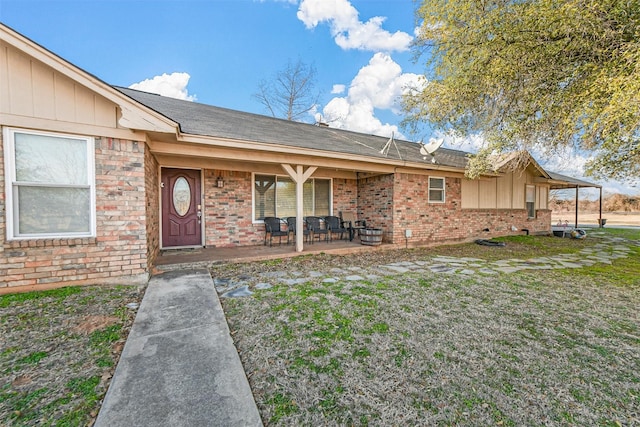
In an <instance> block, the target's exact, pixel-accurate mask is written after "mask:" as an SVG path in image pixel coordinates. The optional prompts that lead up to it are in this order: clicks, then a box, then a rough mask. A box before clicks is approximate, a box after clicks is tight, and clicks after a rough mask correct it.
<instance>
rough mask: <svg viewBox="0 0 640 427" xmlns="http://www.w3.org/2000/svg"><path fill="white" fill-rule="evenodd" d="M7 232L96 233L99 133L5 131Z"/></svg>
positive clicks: (18, 235)
mask: <svg viewBox="0 0 640 427" xmlns="http://www.w3.org/2000/svg"><path fill="white" fill-rule="evenodd" d="M4 140H5V167H6V175H7V177H6V194H7V238H8V239H21V238H25V239H26V238H42V237H88V236H93V235H95V232H94V229H95V227H94V223H95V214H94V212H95V195H94V193H95V184H94V182H95V178H94V167H93V164H94V160H93V158H94V154H93V151H94V148H93V147H94V141H93V138H85V137H76V136H69V135H59V134H52V133H44V132H34V131H26V130H19V129H7V130H6V131H5V138H4Z"/></svg>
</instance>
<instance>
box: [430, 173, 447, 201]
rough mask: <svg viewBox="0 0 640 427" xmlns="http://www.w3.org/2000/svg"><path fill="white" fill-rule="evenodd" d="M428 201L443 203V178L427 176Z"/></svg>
mask: <svg viewBox="0 0 640 427" xmlns="http://www.w3.org/2000/svg"><path fill="white" fill-rule="evenodd" d="M429 203H444V178H436V177H432V176H430V177H429Z"/></svg>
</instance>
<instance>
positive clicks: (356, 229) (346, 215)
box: [340, 212, 367, 240]
mask: <svg viewBox="0 0 640 427" xmlns="http://www.w3.org/2000/svg"><path fill="white" fill-rule="evenodd" d="M340 219H341V220H342V223H343V224H344V226H345V227H347V228H348V229H349V240H353V238H354V237H355V235H356V233H358V234H359V233H360V230H364V229H365V228H367V221H365V220H364V219H363V220H358V219H356V216H355V215H354V214H353V212H340Z"/></svg>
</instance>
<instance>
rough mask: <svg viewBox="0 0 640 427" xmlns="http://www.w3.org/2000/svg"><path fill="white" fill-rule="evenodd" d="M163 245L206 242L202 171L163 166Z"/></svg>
mask: <svg viewBox="0 0 640 427" xmlns="http://www.w3.org/2000/svg"><path fill="white" fill-rule="evenodd" d="M161 175H162V177H161V178H162V185H161V187H162V188H161V190H162V247H163V248H170V247H178V246H200V245H202V225H201V217H202V200H201V197H200V171H199V170H192V169H170V168H162V173H161Z"/></svg>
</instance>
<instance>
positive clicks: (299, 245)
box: [281, 163, 318, 252]
mask: <svg viewBox="0 0 640 427" xmlns="http://www.w3.org/2000/svg"><path fill="white" fill-rule="evenodd" d="M281 166H282V169H284V171H285V172H286V173H287V175H289V177H290V178H291V179H292V180H293V182H295V183H296V230H297V233H296V252H302V249H303V247H304V233H303V230H304V222H303V220H302V216H303V215H304V203H303V199H302V195H303V191H304V190H303V184H304V183H305V181H306V180H307V179H309V177H310V176H311V175H313V173H314V172H315V171H316V170H317V169H318V168H317V167H316V166H310V167H308V168H307V170H306V171H305V170H304V166H302V165H296V168H295V170H294V169H293V167H292V166H291V165H288V164H285V163H283V164H282V165H281Z"/></svg>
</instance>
